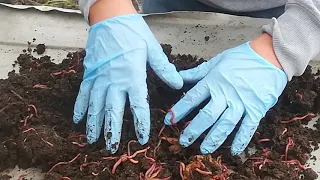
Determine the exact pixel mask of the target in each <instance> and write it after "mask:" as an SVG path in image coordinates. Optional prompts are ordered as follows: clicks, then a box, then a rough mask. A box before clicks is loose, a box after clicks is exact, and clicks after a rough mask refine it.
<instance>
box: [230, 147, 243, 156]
mask: <svg viewBox="0 0 320 180" xmlns="http://www.w3.org/2000/svg"><path fill="white" fill-rule="evenodd" d="M242 151H243V150H241V149H239V148H231V155H232V156H237V155H239V154H241V152H242Z"/></svg>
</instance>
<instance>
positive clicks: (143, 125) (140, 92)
mask: <svg viewBox="0 0 320 180" xmlns="http://www.w3.org/2000/svg"><path fill="white" fill-rule="evenodd" d="M128 94H129V101H130V109H131V112H132V115H133V120H134V126H135V130H136V136H137V138H138V141H139V143H140V144H141V145H144V144H146V143H147V142H148V140H149V134H150V110H149V102H148V92H147V84H146V82H143V83H139V84H138V86H136V87H133V88H131V89H129V91H128Z"/></svg>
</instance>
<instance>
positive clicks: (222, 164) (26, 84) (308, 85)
mask: <svg viewBox="0 0 320 180" xmlns="http://www.w3.org/2000/svg"><path fill="white" fill-rule="evenodd" d="M162 46H163V49H164V51H165V53H166V54H167V56H169V59H170V61H171V62H173V63H174V64H175V65H176V66H177V69H178V70H182V69H188V68H191V67H195V66H196V65H198V64H200V63H201V62H203V59H198V58H197V57H194V56H191V55H177V56H173V55H170V53H171V47H170V46H169V45H162ZM84 56H85V52H84V51H80V52H73V53H69V55H68V57H67V58H66V59H65V60H63V62H62V63H61V64H54V63H53V62H52V61H51V59H50V57H49V56H43V57H41V58H34V57H33V56H31V55H30V54H28V52H27V53H24V54H21V55H20V56H19V57H18V59H17V63H18V64H19V66H20V67H21V68H20V71H19V73H16V72H14V71H12V72H10V73H9V78H8V79H4V80H0V93H1V96H0V143H1V144H2V146H0V162H1V163H0V171H2V170H4V169H7V168H12V167H14V166H15V165H19V167H21V168H28V167H38V168H41V169H42V170H43V171H44V172H48V173H47V175H46V177H45V179H48V180H50V179H62V177H65V178H64V179H67V178H66V177H69V178H71V179H84V180H85V179H117V180H119V179H127V180H130V179H132V180H136V179H139V178H140V177H141V179H149V180H151V179H153V180H155V177H157V178H166V177H171V179H181V176H180V173H179V172H180V170H179V167H182V166H183V164H185V166H186V168H185V170H184V171H183V173H182V175H183V179H197V180H198V179H205V180H209V179H211V180H219V179H221V180H222V179H231V180H234V179H243V180H245V179H248V180H251V179H266V180H267V179H268V180H269V179H279V180H280V179H281V180H286V179H288V180H289V179H290V180H294V179H299V178H302V179H310V180H311V179H316V177H317V175H316V174H315V172H314V171H313V170H312V169H300V168H298V166H297V165H295V164H293V162H295V161H291V163H288V162H287V163H286V162H283V161H284V160H285V157H284V154H285V149H286V145H287V143H288V141H289V139H290V138H291V139H292V140H293V142H294V147H289V150H288V156H287V159H288V160H298V161H300V162H301V164H305V163H306V161H307V160H308V158H309V157H310V153H311V152H312V150H313V149H312V148H311V144H310V143H309V141H310V142H312V143H313V144H314V145H317V144H318V143H319V142H320V132H319V129H320V123H319V122H318V123H317V124H316V126H315V127H316V129H317V130H311V129H308V128H305V127H304V126H303V124H306V123H308V121H309V120H310V119H311V118H310V117H307V118H305V119H304V120H302V121H294V122H291V123H287V124H284V123H281V121H283V120H289V119H291V118H293V117H295V116H304V115H306V114H307V113H311V112H313V113H317V112H318V111H319V110H320V96H319V95H320V86H319V85H320V79H318V78H316V77H315V76H314V75H313V74H311V68H310V67H308V68H307V70H306V72H305V73H304V74H303V75H302V76H301V77H296V78H293V80H292V81H291V82H290V83H289V84H288V86H287V87H286V89H285V91H284V92H283V94H282V95H281V97H280V98H279V102H278V103H277V105H276V106H275V107H274V108H272V109H271V110H270V111H269V112H268V113H267V115H266V117H265V118H264V119H263V120H262V121H261V124H260V126H259V128H258V131H257V133H256V134H255V136H254V137H253V139H252V141H251V143H250V145H249V147H250V148H252V147H256V149H257V151H255V152H254V153H251V154H250V153H249V151H248V150H247V151H246V153H245V154H246V160H244V161H242V160H241V158H240V156H231V155H230V152H229V150H230V149H229V146H230V144H231V142H232V136H233V135H234V133H233V134H232V135H230V138H229V139H228V140H227V141H226V142H225V144H224V145H223V146H222V147H221V148H220V149H219V150H218V151H216V152H215V153H213V154H211V155H206V156H203V155H199V144H200V142H201V141H202V138H199V140H198V141H197V142H196V143H194V144H193V145H192V146H191V147H189V148H187V149H181V148H180V146H179V145H178V144H177V143H176V140H177V138H178V136H179V133H180V132H181V131H182V129H183V126H184V125H185V123H186V122H187V121H188V120H191V119H192V118H193V117H194V116H195V115H196V114H197V112H198V111H199V109H197V110H195V111H194V112H192V113H191V114H190V115H189V116H187V117H186V118H185V119H184V121H181V123H179V124H178V125H177V127H166V128H165V130H164V131H163V133H162V134H161V135H160V137H158V134H159V132H160V129H161V128H162V127H163V118H164V114H163V113H162V112H161V111H160V110H159V109H163V110H167V109H170V107H171V106H172V105H173V104H174V103H175V102H177V101H178V100H179V99H180V98H181V97H182V96H183V93H184V92H187V91H188V90H189V89H190V88H191V87H192V86H193V85H185V86H184V87H183V89H182V90H179V91H176V90H172V89H170V88H168V87H167V86H166V85H165V84H164V83H163V82H161V81H160V80H159V79H158V78H157V77H156V75H155V74H154V73H153V72H152V71H151V70H150V69H148V80H147V83H148V89H149V96H150V108H151V124H152V127H151V136H150V141H149V143H148V144H147V145H146V146H144V147H142V146H140V145H139V144H138V143H135V142H132V143H130V149H131V154H133V153H134V152H135V151H137V150H141V149H145V148H148V147H149V149H147V151H146V152H147V156H148V157H152V158H154V159H155V160H156V162H153V161H152V160H150V159H149V158H146V157H145V156H144V153H141V154H138V155H137V156H136V157H135V158H133V159H134V160H135V161H137V162H135V163H133V162H134V161H133V162H131V161H129V160H128V159H127V160H126V159H124V160H123V162H122V163H121V164H120V165H119V167H118V168H117V169H116V171H115V173H114V174H113V173H112V168H113V166H114V164H115V163H116V162H117V161H118V159H119V157H120V156H122V155H124V154H125V153H127V152H128V142H129V141H131V140H136V137H135V132H134V127H133V123H132V122H133V121H132V116H131V113H130V109H129V107H128V106H127V108H126V112H125V116H124V124H123V133H122V140H121V145H120V147H119V151H118V152H117V154H115V155H110V154H109V152H107V151H106V150H104V140H103V138H100V140H99V141H98V142H97V143H96V144H93V145H85V146H84V147H80V146H78V145H77V144H82V143H86V139H85V137H84V136H83V134H84V133H85V122H82V124H79V125H74V124H73V122H72V115H73V105H74V102H75V99H76V96H77V94H78V90H79V85H80V83H81V80H82V75H83V67H82V62H83V58H84ZM73 70H74V71H73ZM33 105H34V106H33ZM34 107H36V109H37V111H35V109H34ZM30 116H32V117H30ZM26 119H27V121H25V120H26ZM284 129H287V132H286V133H284V134H283V135H281V134H282V132H283V131H284ZM160 139H162V140H161V144H160V146H159V148H156V146H157V144H158V143H159V140H160ZM261 139H267V140H265V142H260V141H259V140H261ZM155 149H157V150H156V151H155ZM248 149H249V148H248ZM75 157H76V158H75ZM103 157H105V158H106V157H115V159H113V160H110V159H109V160H106V159H103ZM122 157H124V156H122ZM74 158H75V159H74ZM71 160H72V161H71ZM221 160H222V161H221ZM59 162H62V163H60V165H58V166H56V167H55V168H53V169H51V168H52V167H53V166H54V165H55V164H57V163H59ZM150 168H151V169H150ZM152 168H153V170H152ZM50 169H51V170H50ZM148 169H150V171H149V172H151V173H147V176H148V174H149V176H148V177H145V174H146V172H147V170H148ZM157 170H159V171H160V172H159V173H158V174H157ZM199 170H202V171H203V172H202V174H201V173H199V172H201V171H199ZM152 174H153V175H154V177H153V178H150V177H151V176H152Z"/></svg>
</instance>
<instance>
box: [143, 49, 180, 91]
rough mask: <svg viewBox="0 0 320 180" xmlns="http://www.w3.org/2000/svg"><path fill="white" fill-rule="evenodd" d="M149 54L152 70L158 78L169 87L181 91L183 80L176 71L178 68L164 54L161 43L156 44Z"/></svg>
mask: <svg viewBox="0 0 320 180" xmlns="http://www.w3.org/2000/svg"><path fill="white" fill-rule="evenodd" d="M152 46H153V47H150V46H149V47H148V48H150V50H149V52H148V59H149V64H150V66H151V68H152V69H153V70H154V72H155V73H156V74H157V76H158V77H159V78H160V79H161V80H162V81H163V82H165V83H166V84H167V85H168V86H170V87H171V88H174V89H181V88H182V86H183V80H182V78H181V76H180V75H179V73H178V72H177V70H176V67H175V66H174V65H173V64H171V63H169V61H168V57H167V56H166V55H165V54H164V52H163V50H162V48H161V46H160V44H159V43H154V44H153V45H152Z"/></svg>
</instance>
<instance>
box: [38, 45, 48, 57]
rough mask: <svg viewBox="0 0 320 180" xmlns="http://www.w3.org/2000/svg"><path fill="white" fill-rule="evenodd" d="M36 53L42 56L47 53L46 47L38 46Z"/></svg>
mask: <svg viewBox="0 0 320 180" xmlns="http://www.w3.org/2000/svg"><path fill="white" fill-rule="evenodd" d="M36 51H37V53H38V54H39V55H41V54H43V53H44V52H45V51H46V46H45V45H44V44H38V45H37V46H36Z"/></svg>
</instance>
